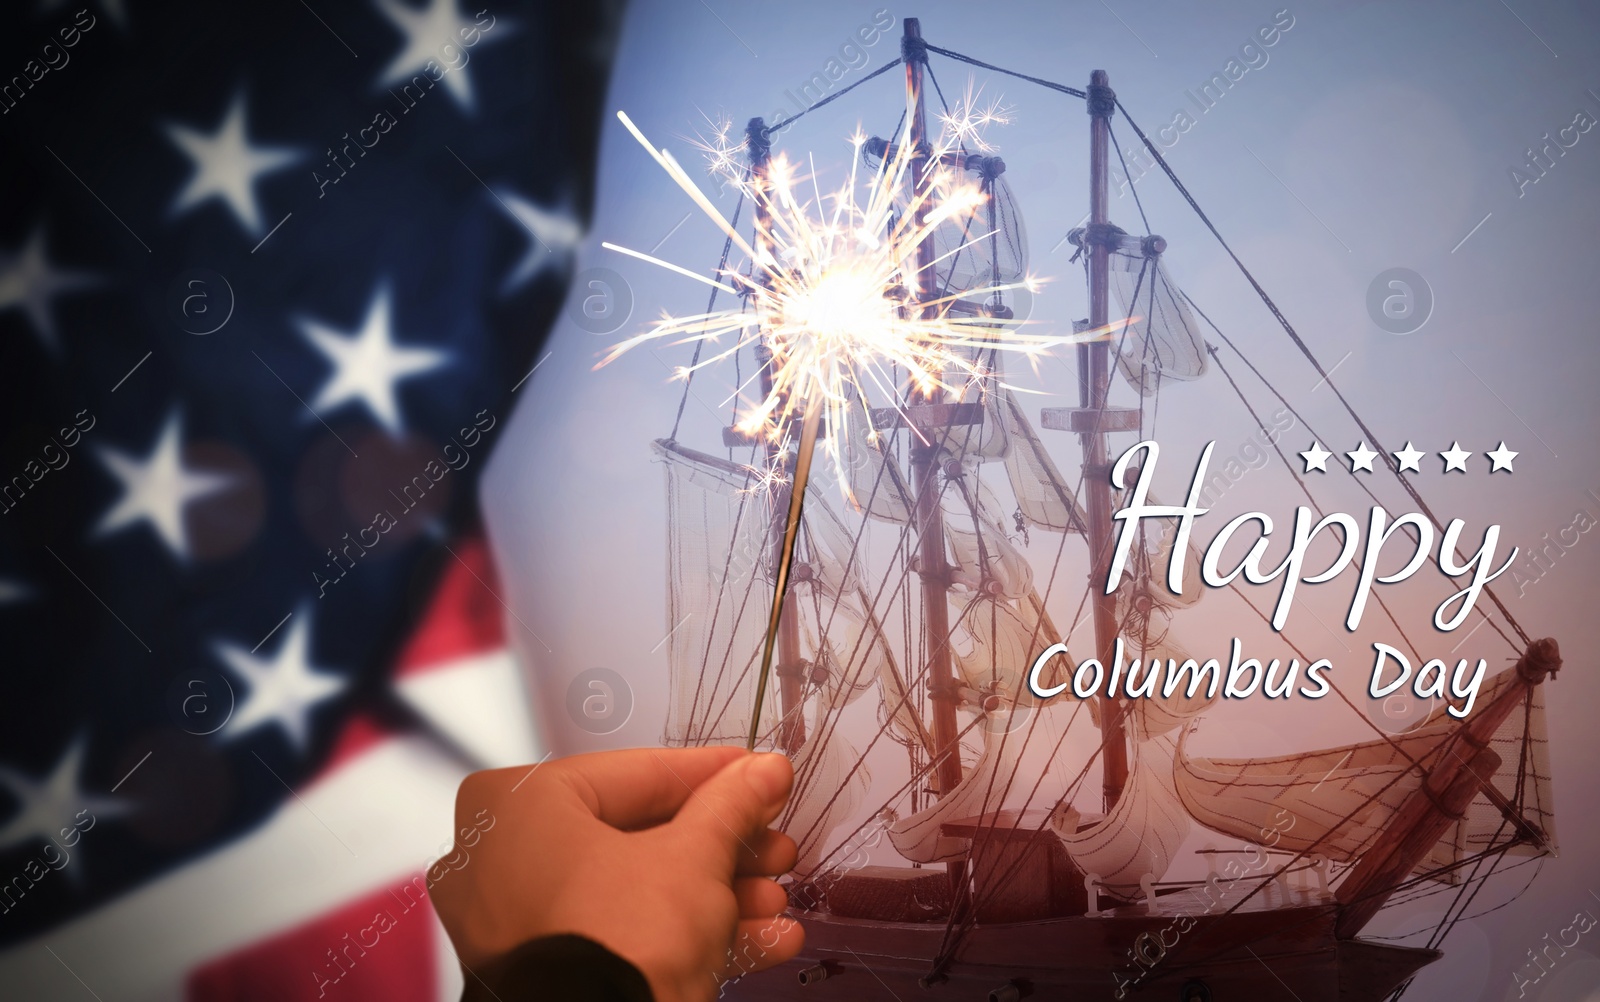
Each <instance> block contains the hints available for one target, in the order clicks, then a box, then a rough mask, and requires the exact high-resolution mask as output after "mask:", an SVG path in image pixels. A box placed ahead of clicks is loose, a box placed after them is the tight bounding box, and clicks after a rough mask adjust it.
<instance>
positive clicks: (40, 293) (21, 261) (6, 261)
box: [0, 223, 95, 352]
mask: <svg viewBox="0 0 1600 1002" xmlns="http://www.w3.org/2000/svg"><path fill="white" fill-rule="evenodd" d="M44 245H45V239H44V225H43V224H42V223H41V224H40V225H39V226H37V227H35V228H34V231H33V233H31V234H29V236H28V239H27V241H26V242H25V243H24V244H22V246H20V247H18V248H17V249H16V250H14V251H11V252H9V253H3V254H0V311H4V310H9V309H19V310H21V311H22V312H24V313H26V314H27V315H28V320H29V321H31V322H32V324H33V332H34V333H35V334H37V335H38V337H39V343H41V344H43V345H44V346H45V348H46V349H47V350H49V351H52V352H53V351H56V350H58V349H59V348H60V347H61V343H60V339H59V338H57V336H56V325H55V318H54V316H53V315H52V314H51V312H50V300H52V299H53V298H55V297H56V296H57V295H58V294H60V293H63V292H67V291H69V290H72V289H78V288H82V287H83V286H86V285H94V284H95V278H94V276H92V275H88V274H86V273H84V272H77V271H56V270H53V269H52V268H51V267H50V259H49V257H48V256H47V255H46V254H45V246H44Z"/></svg>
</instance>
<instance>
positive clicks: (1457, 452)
mask: <svg viewBox="0 0 1600 1002" xmlns="http://www.w3.org/2000/svg"><path fill="white" fill-rule="evenodd" d="M1439 455H1440V456H1441V457H1443V459H1444V471H1445V472H1446V473H1449V472H1450V471H1451V470H1460V471H1461V472H1462V473H1465V472H1467V458H1468V457H1469V456H1471V455H1472V453H1470V452H1468V451H1467V450H1465V449H1463V448H1461V443H1460V442H1452V443H1451V444H1450V450H1449V451H1448V452H1441V453H1439Z"/></svg>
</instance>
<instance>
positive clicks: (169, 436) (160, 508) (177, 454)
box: [95, 410, 234, 560]
mask: <svg viewBox="0 0 1600 1002" xmlns="http://www.w3.org/2000/svg"><path fill="white" fill-rule="evenodd" d="M97 454H98V455H99V457H100V460H101V462H103V463H105V464H106V468H107V469H108V470H110V471H111V472H112V474H114V475H115V476H116V478H117V479H118V480H119V481H121V482H122V497H121V498H119V499H117V503H116V504H115V505H113V506H112V507H111V510H110V511H108V512H106V514H105V517H104V518H102V519H101V520H100V524H99V525H98V526H97V527H96V528H95V535H97V536H104V535H107V534H108V533H112V532H115V531H116V530H118V529H121V528H123V527H124V526H127V525H132V524H133V523H135V522H139V521H141V520H142V521H145V522H149V523H150V528H151V529H153V530H154V531H155V533H156V535H158V536H160V537H161V541H162V542H163V543H166V544H167V547H168V548H169V549H171V550H172V553H173V556H175V557H177V558H178V559H179V560H187V559H188V558H189V535H188V533H187V532H185V531H184V522H183V514H184V508H185V507H187V506H188V504H189V502H191V501H196V500H199V499H200V498H204V497H209V496H210V495H212V494H217V493H219V492H221V491H225V490H228V489H229V488H230V487H232V486H234V478H233V477H230V476H227V475H225V474H221V473H204V472H194V471H191V470H190V469H189V468H188V467H186V466H184V464H183V427H182V420H181V419H180V417H179V416H178V412H177V411H176V410H174V411H173V412H172V415H171V416H170V417H168V418H167V423H166V424H165V425H164V426H163V427H162V429H161V434H160V435H159V436H157V438H156V441H155V445H154V446H152V447H151V449H150V454H149V455H148V456H146V457H145V458H144V459H143V460H140V459H136V458H134V457H133V456H130V455H129V454H128V453H126V452H123V451H121V450H120V449H113V448H111V447H109V446H101V447H100V449H99V450H98V453H97Z"/></svg>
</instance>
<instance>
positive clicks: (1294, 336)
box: [1116, 101, 1533, 644]
mask: <svg viewBox="0 0 1600 1002" xmlns="http://www.w3.org/2000/svg"><path fill="white" fill-rule="evenodd" d="M1116 105H1117V110H1118V111H1120V112H1122V117H1123V119H1124V120H1125V121H1126V122H1127V123H1128V125H1129V127H1130V128H1132V129H1133V131H1134V134H1135V135H1137V136H1138V137H1139V140H1140V141H1141V142H1143V143H1144V145H1145V148H1146V149H1148V150H1149V151H1150V155H1151V156H1152V157H1154V158H1155V161H1156V163H1157V164H1159V165H1160V167H1161V170H1162V172H1163V173H1165V174H1166V175H1167V179H1168V180H1170V181H1171V182H1172V185H1173V187H1174V188H1176V189H1178V194H1180V195H1182V196H1183V200H1184V201H1185V202H1188V203H1189V208H1191V209H1193V210H1194V213H1195V215H1196V216H1198V217H1200V222H1202V223H1204V224H1205V227H1206V229H1208V230H1210V231H1211V235H1212V236H1214V237H1216V238H1217V243H1219V244H1221V245H1222V249H1223V250H1224V251H1226V252H1227V254H1228V257H1230V258H1232V259H1233V263H1234V265H1236V266H1237V267H1238V269H1239V273H1240V274H1241V275H1243V276H1244V278H1245V281H1247V282H1249V283H1250V287H1251V288H1253V289H1254V290H1255V292H1256V295H1257V296H1259V297H1260V299H1261V302H1262V303H1263V304H1264V305H1265V306H1266V307H1267V310H1268V311H1269V312H1270V313H1271V314H1272V316H1273V318H1274V319H1276V320H1277V321H1278V325H1279V326H1280V327H1282V328H1283V330H1284V333H1285V334H1288V335H1289V340H1291V341H1293V342H1294V345H1295V347H1296V348H1298V349H1300V354H1302V355H1304V356H1305V359H1306V361H1308V362H1310V363H1311V367H1312V368H1314V369H1316V370H1317V374H1318V375H1320V376H1321V377H1322V379H1323V381H1324V382H1326V383H1327V384H1328V389H1330V390H1332V391H1333V395H1334V396H1335V397H1337V398H1338V399H1339V403H1340V404H1341V405H1343V407H1344V409H1345V412H1346V413H1347V414H1349V415H1350V418H1351V420H1353V421H1354V422H1355V423H1356V427H1358V428H1360V429H1361V431H1362V433H1363V434H1364V435H1366V436H1367V440H1368V441H1370V442H1371V443H1372V444H1373V445H1374V446H1375V447H1377V449H1378V451H1379V452H1380V453H1381V454H1382V455H1383V461H1384V465H1385V466H1387V467H1389V469H1390V470H1391V471H1393V472H1394V475H1395V479H1397V480H1399V481H1400V485H1401V487H1403V488H1404V489H1405V492H1406V493H1407V494H1409V495H1410V496H1411V500H1412V501H1414V502H1416V505H1417V508H1418V509H1419V510H1420V511H1421V512H1422V513H1423V514H1425V515H1427V516H1428V519H1429V520H1430V521H1431V522H1432V523H1433V525H1434V528H1435V529H1437V530H1439V531H1440V532H1443V531H1444V526H1443V525H1442V524H1441V523H1440V521H1439V517H1438V516H1437V515H1435V514H1434V513H1433V509H1432V508H1430V507H1429V506H1428V503H1427V502H1426V501H1424V500H1423V499H1422V494H1421V493H1420V492H1419V491H1418V490H1417V488H1416V487H1415V486H1414V485H1413V484H1412V483H1411V482H1410V481H1408V480H1406V478H1405V477H1404V476H1402V475H1401V473H1400V470H1399V466H1398V464H1397V463H1396V461H1395V459H1394V456H1393V454H1392V453H1390V452H1389V451H1388V450H1387V449H1386V448H1385V447H1384V445H1383V443H1382V442H1381V441H1380V440H1379V439H1378V436H1377V435H1376V434H1375V433H1374V432H1373V431H1372V429H1371V428H1369V427H1367V423H1366V421H1365V420H1363V419H1362V417H1361V415H1360V414H1359V413H1357V412H1356V409H1355V408H1354V407H1353V406H1351V404H1350V401H1349V400H1347V399H1345V395H1344V393H1343V392H1341V391H1340V389H1339V387H1338V386H1336V385H1335V384H1334V382H1333V379H1332V378H1331V377H1330V376H1329V374H1328V370H1327V369H1325V368H1323V366H1322V363H1321V362H1320V361H1319V360H1318V359H1317V356H1316V355H1315V354H1314V353H1313V352H1312V351H1311V347H1310V346H1309V345H1307V344H1306V343H1305V340H1304V339H1303V338H1301V337H1300V333H1299V332H1298V331H1296V330H1295V328H1294V325H1293V324H1291V323H1290V322H1289V318H1288V317H1286V316H1284V315H1283V311H1282V310H1280V309H1279V308H1278V304H1277V303H1275V302H1273V300H1272V297H1271V296H1270V295H1268V294H1267V290H1266V289H1265V288H1263V287H1262V285H1261V283H1260V282H1258V281H1256V277H1255V276H1254V275H1253V274H1251V273H1250V269H1249V268H1247V267H1245V263H1244V261H1242V260H1240V258H1239V255H1238V254H1236V253H1234V250H1233V248H1232V247H1231V246H1229V245H1228V241H1227V240H1225V239H1223V236H1222V233H1221V232H1220V231H1219V230H1218V229H1217V227H1216V224H1215V223H1213V222H1212V221H1211V218H1210V217H1209V216H1207V215H1206V213H1205V210H1204V209H1202V208H1200V203H1199V202H1197V201H1195V198H1194V196H1193V195H1191V194H1190V193H1189V189H1188V188H1186V187H1184V184H1183V182H1182V181H1180V180H1178V175H1177V174H1176V173H1174V172H1173V170H1172V166H1171V165H1170V164H1168V163H1167V159H1166V157H1163V156H1162V155H1161V151H1160V150H1158V149H1157V148H1156V144H1155V143H1153V142H1151V141H1150V137H1149V136H1147V135H1145V134H1144V130H1143V129H1141V128H1139V125H1138V123H1137V122H1135V121H1134V120H1133V116H1131V115H1129V114H1128V109H1127V108H1124V107H1123V106H1122V102H1121V101H1117V102H1116ZM1483 591H1484V594H1486V595H1488V596H1489V600H1490V601H1491V602H1493V603H1494V604H1495V607H1496V608H1498V609H1499V610H1500V614H1501V615H1502V616H1504V617H1505V619H1506V622H1507V623H1508V624H1509V625H1510V626H1511V628H1512V629H1513V630H1515V631H1516V634H1517V636H1518V637H1520V638H1521V639H1522V642H1523V643H1524V644H1532V643H1533V638H1532V637H1530V636H1529V635H1528V634H1527V632H1526V631H1524V630H1523V628H1522V625H1521V624H1520V623H1518V622H1517V620H1516V618H1515V617H1514V616H1512V615H1511V610H1509V609H1507V608H1506V606H1505V603H1504V602H1502V601H1501V600H1500V596H1499V595H1497V594H1495V590H1494V589H1493V588H1492V587H1490V586H1489V585H1484V588H1483Z"/></svg>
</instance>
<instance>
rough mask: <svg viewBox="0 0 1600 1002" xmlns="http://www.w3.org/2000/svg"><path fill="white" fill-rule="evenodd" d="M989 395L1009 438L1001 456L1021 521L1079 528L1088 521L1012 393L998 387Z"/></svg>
mask: <svg viewBox="0 0 1600 1002" xmlns="http://www.w3.org/2000/svg"><path fill="white" fill-rule="evenodd" d="M993 396H994V398H995V403H994V416H995V417H996V418H997V419H998V420H999V422H1000V423H1001V424H1002V425H1003V426H1004V427H1005V429H1006V434H1007V436H1008V437H1009V438H1010V439H1011V451H1009V452H1008V453H1006V457H1005V462H1006V475H1007V477H1008V478H1009V479H1010V481H1011V493H1012V494H1013V495H1015V497H1016V499H1017V510H1018V511H1020V512H1021V513H1022V518H1023V521H1024V522H1025V523H1026V524H1028V525H1031V526H1034V527H1036V528H1040V529H1048V530H1050V531H1051V532H1082V531H1083V527H1084V526H1086V525H1088V516H1087V515H1085V514H1084V511H1083V508H1082V507H1081V506H1080V505H1079V504H1078V499H1077V498H1076V497H1074V496H1073V493H1072V489H1071V488H1070V487H1069V486H1068V484H1067V480H1066V478H1065V477H1063V476H1062V475H1061V471H1060V470H1058V469H1057V468H1056V464H1055V461H1054V460H1052V459H1051V458H1050V454H1049V453H1048V452H1046V451H1045V447H1044V443H1043V442H1042V441H1040V440H1039V434H1038V432H1036V431H1034V429H1033V425H1032V424H1030V423H1029V422H1028V418H1027V416H1026V415H1024V414H1023V412H1022V405H1021V404H1019V403H1017V398H1016V395H1015V394H1013V393H1012V392H1011V391H1010V390H1006V389H1002V390H1000V391H998V392H996V393H995V394H993Z"/></svg>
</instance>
